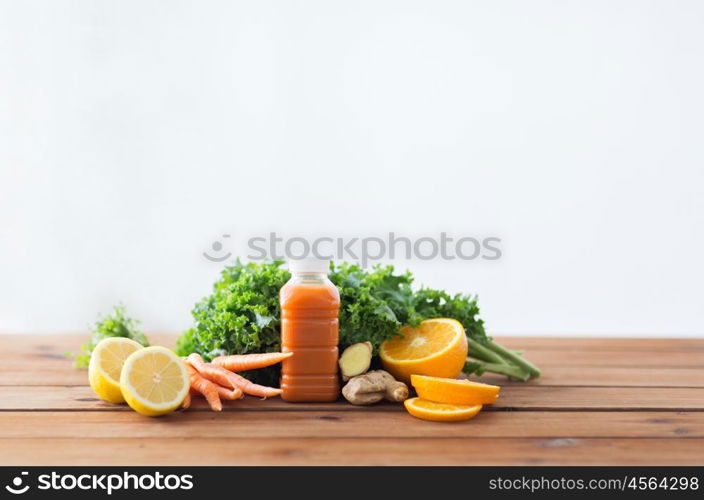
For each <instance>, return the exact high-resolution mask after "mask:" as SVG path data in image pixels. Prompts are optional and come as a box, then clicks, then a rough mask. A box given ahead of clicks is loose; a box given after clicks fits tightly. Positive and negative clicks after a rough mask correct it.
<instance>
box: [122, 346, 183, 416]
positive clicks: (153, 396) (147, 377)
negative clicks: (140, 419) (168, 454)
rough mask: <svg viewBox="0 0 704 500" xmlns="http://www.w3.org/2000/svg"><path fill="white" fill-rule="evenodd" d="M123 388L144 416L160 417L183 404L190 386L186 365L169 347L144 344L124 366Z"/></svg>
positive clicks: (130, 403)
mask: <svg viewBox="0 0 704 500" xmlns="http://www.w3.org/2000/svg"><path fill="white" fill-rule="evenodd" d="M120 388H121V389H122V395H123V396H124V397H125V401H127V404H128V405H130V407H131V408H132V409H133V410H134V411H136V412H137V413H140V414H142V415H146V416H148V417H157V416H159V415H164V414H166V413H170V412H172V411H174V410H175V409H177V408H178V407H179V406H181V403H183V400H184V399H185V398H186V394H188V389H189V379H188V372H187V371H186V364H185V363H184V362H183V360H182V359H181V358H179V357H178V356H176V354H174V352H173V351H172V350H170V349H167V348H166V347H158V346H153V347H145V348H144V349H141V350H139V351H136V352H134V353H132V354H131V355H130V357H128V358H127V360H126V361H125V365H124V366H123V367H122V374H121V375H120Z"/></svg>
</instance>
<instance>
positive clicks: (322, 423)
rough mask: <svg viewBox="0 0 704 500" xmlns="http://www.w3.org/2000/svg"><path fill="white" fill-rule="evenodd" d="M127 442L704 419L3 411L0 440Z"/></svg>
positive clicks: (702, 428)
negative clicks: (452, 420) (451, 420)
mask: <svg viewBox="0 0 704 500" xmlns="http://www.w3.org/2000/svg"><path fill="white" fill-rule="evenodd" d="M370 418H373V419H374V425H369V420H370ZM46 422H51V426H47V425H46ZM76 422H80V425H76ZM124 437H132V438H174V439H180V438H188V439H191V438H223V439H227V438H335V437H344V438H420V437H428V438H446V437H457V438H477V439H484V438H509V437H516V438H528V437H530V438H535V437H540V438H550V437H582V438H589V437H602V438H606V437H609V438H647V437H657V438H680V439H691V438H704V412H605V413H602V412H549V411H548V412H531V413H527V412H482V413H480V414H479V415H478V416H477V417H475V418H474V419H472V420H471V421H468V422H463V423H461V424H447V423H442V422H426V421H422V420H418V419H416V418H413V417H411V416H410V415H408V414H407V413H406V412H404V411H385V412H373V413H370V412H369V411H354V410H353V411H346V412H339V411H320V410H315V411H313V410H311V411H285V410H282V411H276V412H274V411H271V412H259V411H251V410H240V411H231V412H224V413H219V414H215V413H212V412H206V411H185V412H178V413H174V414H171V415H168V416H166V417H164V418H160V419H148V418H145V417H142V416H140V415H138V414H136V413H134V412H131V411H124V412H119V413H115V412H110V413H108V412H71V411H64V412H0V438H76V439H85V438H124Z"/></svg>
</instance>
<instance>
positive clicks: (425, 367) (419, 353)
mask: <svg viewBox="0 0 704 500" xmlns="http://www.w3.org/2000/svg"><path fill="white" fill-rule="evenodd" d="M379 357H380V358H381V361H382V363H383V365H384V369H385V370H386V371H388V372H389V373H391V374H392V375H393V376H394V377H395V378H396V379H398V380H402V381H404V382H406V383H409V382H410V380H411V375H413V374H419V375H430V376H433V377H447V378H456V377H457V376H458V375H459V374H460V372H461V371H462V367H463V366H464V363H465V361H466V360H467V337H466V336H465V332H464V327H463V326H462V324H461V323H460V322H459V321H457V320H454V319H450V318H434V319H427V320H425V321H423V322H422V323H421V324H420V325H418V326H417V327H412V326H404V327H403V328H401V335H400V336H398V337H394V338H393V339H390V340H387V341H385V342H383V343H382V344H381V346H380V347H379Z"/></svg>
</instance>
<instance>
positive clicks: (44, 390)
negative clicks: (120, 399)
mask: <svg viewBox="0 0 704 500" xmlns="http://www.w3.org/2000/svg"><path fill="white" fill-rule="evenodd" d="M201 403H203V402H202V400H201V399H197V400H196V402H195V405H196V407H202V408H206V406H205V404H204V403H203V404H201ZM358 408H359V407H355V406H352V405H350V404H347V403H346V402H344V401H340V402H338V403H317V404H315V403H311V404H305V405H303V404H301V405H296V404H291V403H286V402H284V401H282V400H281V399H278V398H275V399H269V400H266V401H262V400H259V399H257V398H253V397H246V398H245V399H243V400H241V401H234V402H226V404H225V408H224V410H225V411H238V410H241V409H249V410H260V411H280V410H289V411H291V410H292V411H308V410H321V409H322V410H324V409H334V411H339V412H347V411H353V410H358ZM579 409H591V410H612V411H619V410H672V411H682V410H689V411H704V388H702V387H697V388H691V387H672V388H670V387H668V388H663V387H639V388H631V387H567V386H565V387H544V386H529V385H527V386H520V385H511V386H506V387H503V388H502V390H501V395H500V397H499V399H498V401H497V402H496V403H494V404H493V405H491V406H488V407H487V408H486V411H500V410H520V411H538V410H555V411H564V410H579ZM8 410H90V411H129V408H127V407H125V406H124V405H114V404H110V403H105V402H103V401H101V400H99V399H98V398H97V397H96V396H95V394H94V393H93V391H92V390H91V389H90V387H88V386H2V387H0V411H8ZM368 411H377V412H378V411H402V409H401V408H400V406H399V405H394V404H391V403H381V404H379V405H376V406H374V407H371V410H370V409H368Z"/></svg>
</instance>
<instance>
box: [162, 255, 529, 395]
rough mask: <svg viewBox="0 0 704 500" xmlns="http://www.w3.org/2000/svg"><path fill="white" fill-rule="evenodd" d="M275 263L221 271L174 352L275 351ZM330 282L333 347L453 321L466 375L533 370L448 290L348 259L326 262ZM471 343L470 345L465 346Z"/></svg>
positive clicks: (270, 379)
mask: <svg viewBox="0 0 704 500" xmlns="http://www.w3.org/2000/svg"><path fill="white" fill-rule="evenodd" d="M281 264H283V262H281V261H274V262H267V263H261V264H257V263H248V264H242V263H241V262H239V261H237V262H236V263H235V264H234V265H232V266H229V267H227V268H225V269H224V270H223V272H222V275H221V276H220V279H219V280H218V281H217V282H216V283H215V285H214V286H213V293H212V294H211V295H209V296H207V297H205V298H203V299H202V300H200V301H199V302H198V303H197V304H196V306H195V307H194V308H193V311H192V315H193V319H194V320H195V324H194V326H193V327H192V328H191V329H190V330H188V331H187V332H185V333H184V334H183V335H182V336H181V337H180V338H179V339H178V341H177V348H176V350H177V352H178V353H179V354H180V355H184V356H185V355H188V354H190V353H191V352H198V353H200V354H201V355H203V357H204V358H206V359H212V358H213V357H215V356H218V355H220V354H234V353H238V354H246V353H250V352H272V351H278V350H280V330H279V317H280V312H281V311H280V308H279V296H278V293H279V289H280V288H281V287H282V286H283V285H284V284H285V283H286V282H287V281H288V279H289V277H290V274H289V273H288V271H286V270H285V269H283V268H282V267H281ZM330 280H331V281H332V282H333V283H334V284H335V285H336V286H337V287H338V289H339V291H340V301H341V305H340V347H341V348H344V347H346V346H348V345H351V344H354V343H357V342H364V341H367V340H368V341H370V342H371V343H372V345H373V346H374V352H375V353H376V352H378V348H379V345H380V344H381V343H382V342H383V341H384V340H386V339H389V338H392V337H394V336H396V335H398V331H399V328H400V327H401V326H402V325H404V324H410V325H416V324H418V323H420V322H421V321H422V320H424V319H426V318H437V317H448V318H455V319H456V320H458V321H459V322H460V323H462V325H463V326H464V328H465V331H466V333H467V337H468V340H469V341H470V354H471V356H472V357H474V358H476V359H475V360H473V361H471V362H468V363H467V364H466V365H465V370H464V371H465V372H466V373H477V374H481V373H483V372H494V373H501V374H504V375H507V376H510V377H514V378H518V379H522V380H527V379H528V378H530V377H532V376H538V375H539V374H540V372H539V370H538V369H537V368H535V367H534V366H533V365H532V364H530V363H529V362H528V361H527V360H525V359H523V358H522V357H521V356H520V355H518V354H516V353H515V352H513V351H508V350H507V349H505V348H503V347H501V346H499V345H498V344H496V343H495V342H493V341H492V339H491V338H490V337H488V336H487V335H486V332H485V331H484V322H483V321H482V320H481V319H479V318H478V315H479V307H478V306H477V298H476V297H475V296H470V295H463V294H456V295H451V294H448V293H447V292H444V291H442V290H435V289H432V288H425V287H422V288H420V289H417V290H414V289H413V288H412V285H413V276H412V275H411V273H410V272H406V273H403V274H395V273H394V268H393V266H376V267H374V268H373V269H372V270H371V271H367V270H365V269H362V268H361V267H360V266H358V265H356V264H349V263H342V264H340V265H338V266H333V265H331V268H330ZM471 346H474V347H471ZM278 370H279V368H278V366H276V367H270V368H266V369H263V370H257V371H254V372H251V373H245V374H244V375H245V376H248V377H250V378H252V379H253V380H255V381H256V382H258V383H263V384H269V385H272V384H277V383H278V373H279V371H278Z"/></svg>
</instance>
